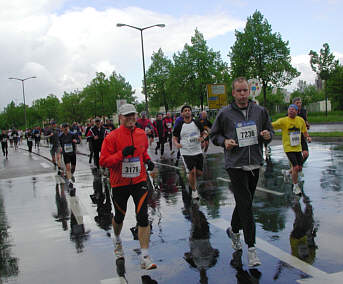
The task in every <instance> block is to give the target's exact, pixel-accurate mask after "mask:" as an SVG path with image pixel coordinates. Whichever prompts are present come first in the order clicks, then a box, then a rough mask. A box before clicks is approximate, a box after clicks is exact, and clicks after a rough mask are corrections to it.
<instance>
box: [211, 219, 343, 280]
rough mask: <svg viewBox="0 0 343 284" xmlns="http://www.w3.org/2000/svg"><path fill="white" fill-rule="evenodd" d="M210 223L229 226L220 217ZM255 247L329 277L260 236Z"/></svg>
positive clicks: (301, 268) (220, 226) (319, 276)
mask: <svg viewBox="0 0 343 284" xmlns="http://www.w3.org/2000/svg"><path fill="white" fill-rule="evenodd" d="M210 224H211V225H213V226H216V227H217V228H220V229H222V230H224V231H226V229H227V227H228V226H229V222H228V221H226V220H224V219H221V218H219V219H214V220H212V221H211V222H210ZM256 247H257V248H259V249H260V250H262V251H264V252H266V253H268V254H270V255H272V256H274V257H275V258H277V259H280V260H281V261H283V262H285V263H287V264H289V265H291V266H293V267H294V268H296V269H298V270H300V271H302V272H304V273H306V274H307V275H310V276H312V277H313V278H319V279H323V278H324V279H328V277H330V275H329V274H328V273H326V272H324V271H321V270H319V269H318V268H315V267H314V266H312V265H310V264H308V263H306V262H304V261H302V260H300V259H299V258H297V257H295V256H293V255H290V254H289V253H286V252H284V251H283V250H281V249H279V248H278V247H276V246H273V245H272V244H270V243H268V242H266V241H264V240H262V239H260V238H256ZM312 280H313V279H312ZM299 283H301V282H299ZM303 283H307V282H303ZM308 283H309V282H308ZM311 283H314V282H311ZM318 283H319V282H318ZM321 283H323V282H321ZM337 283H338V282H337ZM340 283H341V282H340ZM330 284H333V283H330Z"/></svg>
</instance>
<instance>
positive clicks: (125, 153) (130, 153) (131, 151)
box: [122, 145, 136, 157]
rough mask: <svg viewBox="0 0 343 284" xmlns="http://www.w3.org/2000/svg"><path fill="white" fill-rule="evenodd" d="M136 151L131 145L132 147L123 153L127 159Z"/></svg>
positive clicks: (125, 149) (126, 148) (128, 147)
mask: <svg viewBox="0 0 343 284" xmlns="http://www.w3.org/2000/svg"><path fill="white" fill-rule="evenodd" d="M135 150H136V148H135V147H134V146H133V145H131V146H127V147H125V148H124V149H123V151H122V153H123V156H124V157H126V156H128V155H133V152H134V151H135Z"/></svg>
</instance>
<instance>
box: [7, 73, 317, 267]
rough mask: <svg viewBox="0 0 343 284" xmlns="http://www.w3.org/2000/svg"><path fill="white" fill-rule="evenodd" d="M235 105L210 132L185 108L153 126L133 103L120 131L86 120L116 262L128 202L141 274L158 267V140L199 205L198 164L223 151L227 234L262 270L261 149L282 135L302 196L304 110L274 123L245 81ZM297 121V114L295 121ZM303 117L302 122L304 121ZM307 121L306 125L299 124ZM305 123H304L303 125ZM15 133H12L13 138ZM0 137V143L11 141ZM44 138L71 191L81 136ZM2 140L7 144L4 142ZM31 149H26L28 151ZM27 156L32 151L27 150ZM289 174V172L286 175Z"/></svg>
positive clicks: (203, 117) (236, 87) (125, 108)
mask: <svg viewBox="0 0 343 284" xmlns="http://www.w3.org/2000/svg"><path fill="white" fill-rule="evenodd" d="M232 96H233V98H234V101H233V103H231V104H230V105H228V106H226V107H223V108H222V109H221V110H220V111H219V112H218V114H217V116H216V118H215V120H214V122H213V125H212V123H211V122H210V121H209V120H208V119H207V114H206V112H202V113H200V115H199V117H198V118H196V119H195V118H194V116H193V113H192V107H191V106H189V105H184V106H183V107H182V108H181V115H180V117H179V118H178V119H176V120H175V121H174V119H172V116H171V114H170V113H166V115H165V117H163V115H162V114H158V115H157V116H156V120H155V121H154V122H153V123H152V122H151V121H150V119H148V118H147V115H146V113H145V112H142V113H141V115H140V118H138V113H137V111H136V109H135V107H134V106H133V105H132V104H124V105H122V106H121V107H120V108H119V110H118V114H119V121H120V125H119V127H118V128H115V126H114V125H113V123H112V122H111V121H110V120H108V121H106V123H103V122H102V121H101V119H100V118H95V119H94V120H91V121H90V122H89V124H88V126H87V129H86V131H85V135H86V138H87V141H88V143H89V150H90V155H89V163H91V161H92V158H94V165H95V167H96V168H98V169H99V171H98V172H99V173H100V172H101V171H100V168H105V169H108V170H109V182H110V186H111V188H112V190H111V193H112V194H111V197H112V202H113V205H114V210H115V214H114V217H113V220H112V225H113V231H114V238H113V242H114V253H115V255H116V257H117V258H123V257H124V249H123V245H122V240H121V237H120V234H121V230H122V228H123V222H124V218H125V215H126V211H127V201H128V199H129V197H130V196H132V198H133V200H134V204H135V213H136V219H137V226H138V239H139V243H140V247H141V267H142V268H143V269H148V270H149V269H154V268H156V267H157V265H156V264H155V263H154V262H153V260H152V259H151V257H150V254H149V240H150V229H151V228H150V224H149V220H148V208H147V195H148V186H147V178H148V176H147V174H148V171H152V170H153V169H154V166H155V165H154V162H153V161H152V159H151V157H150V155H149V153H148V149H149V146H152V142H153V140H154V139H156V140H157V141H156V148H155V155H157V154H158V152H157V151H158V150H160V154H161V156H162V157H163V155H164V144H165V143H168V144H169V147H170V151H171V153H173V145H174V146H175V147H176V149H177V151H178V157H181V159H182V161H183V163H184V166H185V168H186V172H187V178H188V184H189V194H190V196H191V198H192V200H193V202H194V203H197V202H198V201H199V193H198V188H197V180H198V178H199V177H200V176H201V175H202V172H203V159H204V157H206V152H207V149H208V145H209V140H211V141H212V143H213V144H214V145H216V146H220V147H222V148H223V151H224V160H225V170H226V171H227V173H228V175H229V177H230V181H231V186H230V189H231V191H232V192H233V194H234V198H235V201H236V205H235V208H234V211H233V214H232V218H231V225H230V226H229V228H228V229H227V234H228V236H229V237H230V238H231V240H232V247H233V249H234V250H235V251H239V250H242V243H241V236H240V231H241V230H242V231H243V235H244V241H245V244H246V245H247V248H248V264H249V266H257V265H260V264H261V261H260V259H259V257H258V256H257V252H256V248H255V242H256V226H255V220H254V216H253V206H252V204H253V198H254V194H255V190H256V186H257V183H258V179H259V171H260V169H261V167H262V165H263V162H264V159H263V153H262V149H263V147H264V146H265V145H268V144H269V143H270V142H271V140H272V135H273V133H274V130H276V129H281V131H282V143H283V147H284V151H285V152H286V155H287V157H288V159H289V162H290V165H291V169H290V170H289V171H288V170H287V172H288V173H289V175H291V176H292V182H293V192H294V193H295V194H297V195H300V194H301V189H300V187H299V184H298V175H299V172H301V170H302V165H303V162H304V160H305V159H306V158H307V157H308V147H307V143H306V140H307V142H311V138H310V137H309V135H308V132H307V128H308V127H309V125H308V122H307V117H306V113H305V112H304V110H302V111H301V99H300V98H296V99H295V100H294V102H293V103H292V104H291V105H290V106H289V107H288V115H287V116H286V117H283V118H280V119H278V120H277V121H275V122H273V123H271V120H270V117H269V114H268V111H267V110H266V109H265V108H264V107H262V106H259V105H257V104H256V103H254V102H253V101H251V100H249V85H248V82H247V80H246V79H245V78H243V77H239V78H236V79H235V80H234V81H233V83H232ZM299 114H300V115H299ZM301 115H302V116H303V118H302V117H301ZM304 119H305V120H304ZM305 121H306V122H305ZM12 134H13V132H12ZM4 135H7V134H6V133H4V132H3V133H2V136H1V141H2V143H4V142H3V141H5V140H4V139H5V138H8V136H6V137H5V136H4ZM45 136H46V137H48V138H49V139H50V144H51V149H50V153H51V156H52V161H53V163H54V164H55V166H56V167H58V174H63V171H62V166H61V155H62V156H63V161H64V164H65V170H66V179H67V182H68V183H69V187H70V188H73V184H72V182H73V181H74V178H73V173H74V171H75V166H76V148H77V144H78V143H80V141H81V139H80V135H79V133H78V132H77V131H76V132H75V131H71V130H70V127H69V125H68V124H66V123H65V124H62V126H61V127H57V125H56V123H55V122H52V123H51V126H50V127H49V129H47V130H46V132H45ZM27 137H28V138H27V139H28V142H29V139H30V137H31V139H34V137H35V135H34V132H31V131H28V132H27ZM6 141H7V140H6ZM29 147H30V146H29ZM31 149H32V146H31ZM286 174H287V173H286Z"/></svg>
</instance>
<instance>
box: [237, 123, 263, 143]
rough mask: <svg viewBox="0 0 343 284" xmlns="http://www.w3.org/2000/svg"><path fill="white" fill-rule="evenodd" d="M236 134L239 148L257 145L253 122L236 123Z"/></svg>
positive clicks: (255, 129)
mask: <svg viewBox="0 0 343 284" xmlns="http://www.w3.org/2000/svg"><path fill="white" fill-rule="evenodd" d="M236 133H237V138H238V145H239V147H246V146H251V145H255V144H257V143H258V140H257V128H256V123H255V122H254V121H242V122H237V123H236Z"/></svg>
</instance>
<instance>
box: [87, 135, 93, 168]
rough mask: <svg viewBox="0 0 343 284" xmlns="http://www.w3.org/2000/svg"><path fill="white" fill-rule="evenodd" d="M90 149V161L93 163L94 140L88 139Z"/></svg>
mask: <svg viewBox="0 0 343 284" xmlns="http://www.w3.org/2000/svg"><path fill="white" fill-rule="evenodd" d="M88 149H89V163H91V162H92V158H93V141H92V140H89V141H88Z"/></svg>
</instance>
